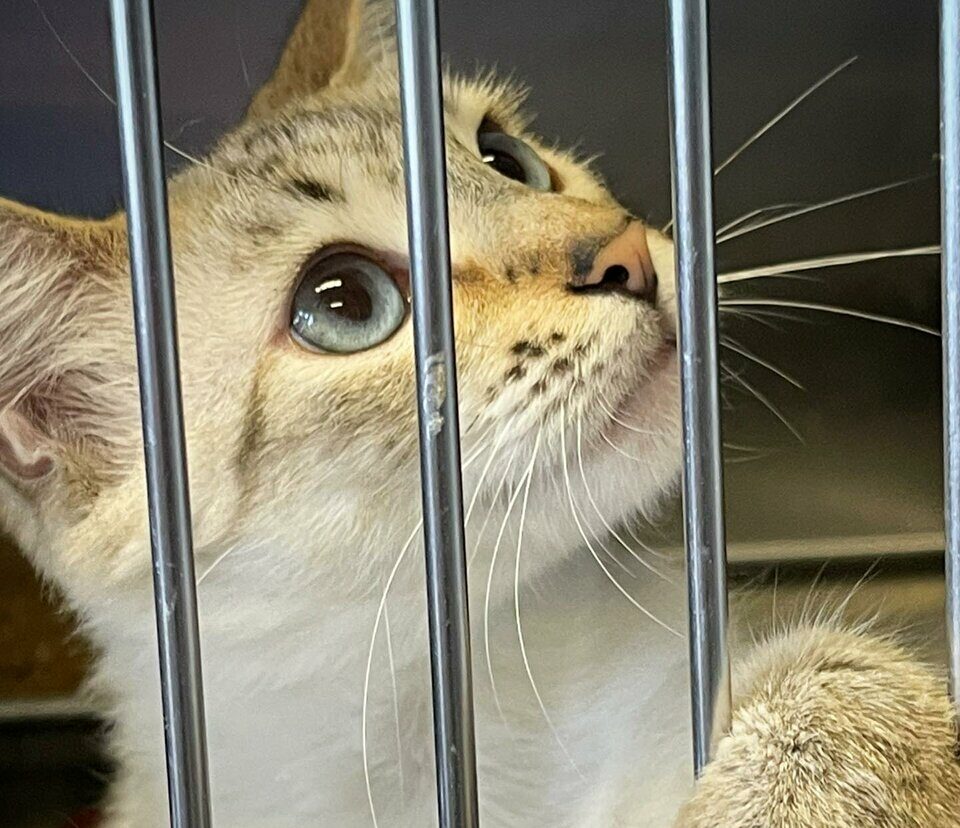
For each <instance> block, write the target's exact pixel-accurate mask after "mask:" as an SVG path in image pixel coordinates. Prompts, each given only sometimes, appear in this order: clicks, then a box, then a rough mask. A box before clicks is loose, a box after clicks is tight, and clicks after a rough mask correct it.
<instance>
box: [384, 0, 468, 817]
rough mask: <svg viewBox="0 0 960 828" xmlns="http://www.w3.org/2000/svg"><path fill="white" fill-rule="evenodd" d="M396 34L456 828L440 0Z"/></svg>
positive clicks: (423, 461) (454, 581) (459, 689)
mask: <svg viewBox="0 0 960 828" xmlns="http://www.w3.org/2000/svg"><path fill="white" fill-rule="evenodd" d="M397 40H398V46H399V55H400V95H401V101H402V105H403V139H404V166H405V172H406V182H407V220H408V232H409V241H410V276H411V282H412V285H413V325H414V340H415V346H416V361H417V398H418V401H419V414H420V478H421V485H422V488H423V532H424V540H425V547H426V564H427V609H428V612H429V626H430V663H431V668H432V672H433V726H434V744H435V746H436V761H437V796H438V799H439V812H440V825H441V828H452V826H458V827H459V826H475V825H477V822H478V816H477V783H476V757H475V754H474V729H473V690H472V678H471V669H470V634H469V630H470V626H469V617H468V612H467V565H466V556H465V554H464V550H465V543H464V532H463V493H462V485H461V479H460V474H461V473H460V431H459V414H458V411H457V377H456V362H455V358H454V337H453V308H452V300H451V286H450V240H449V229H448V226H447V177H446V163H445V157H444V129H443V100H442V94H443V93H442V87H441V80H440V47H439V32H438V25H437V7H436V0H397Z"/></svg>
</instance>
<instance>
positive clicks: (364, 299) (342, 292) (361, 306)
mask: <svg viewBox="0 0 960 828" xmlns="http://www.w3.org/2000/svg"><path fill="white" fill-rule="evenodd" d="M314 290H315V291H316V293H317V304H318V305H319V306H320V307H322V308H326V309H327V310H328V311H329V312H330V313H335V314H336V315H337V316H342V317H343V318H344V319H347V320H349V321H350V322H365V321H366V320H368V319H369V318H370V316H371V315H372V314H373V302H372V301H371V300H370V294H369V293H367V289H366V288H365V287H364V286H363V281H362V280H361V279H360V277H359V276H358V275H357V274H356V273H353V272H351V271H349V270H345V271H342V272H340V273H338V274H337V275H336V276H331V277H330V278H328V279H324V280H323V281H322V282H320V283H319V284H318V285H317V286H316V288H314Z"/></svg>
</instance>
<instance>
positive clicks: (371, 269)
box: [290, 252, 407, 354]
mask: <svg viewBox="0 0 960 828" xmlns="http://www.w3.org/2000/svg"><path fill="white" fill-rule="evenodd" d="M406 314H407V302H406V299H405V297H404V295H403V293H402V292H401V291H400V288H399V287H398V286H397V283H396V282H395V281H394V279H393V277H392V276H391V275H390V274H389V273H388V272H387V271H386V270H384V269H383V268H382V267H381V266H380V265H379V264H377V263H376V262H374V261H373V260H371V259H368V258H367V257H366V256H362V255H360V254H359V253H347V252H341V253H332V254H329V255H322V254H321V255H320V256H319V257H316V258H315V259H313V260H312V261H311V262H309V263H308V264H307V266H306V267H305V268H304V270H303V276H302V277H301V280H300V285H299V286H298V287H297V292H296V294H295V295H294V298H293V311H292V315H291V321H290V330H291V333H292V335H293V338H294V339H295V340H296V341H297V342H299V343H300V344H301V345H303V346H304V347H305V348H307V349H308V350H311V351H318V352H322V353H334V354H352V353H356V352H357V351H364V350H366V349H368V348H372V347H374V346H375V345H379V344H380V343H381V342H383V341H384V340H386V339H388V338H389V337H390V335H391V334H393V333H394V332H395V331H396V330H397V328H399V327H400V325H401V324H402V323H403V320H404V317H405V316H406Z"/></svg>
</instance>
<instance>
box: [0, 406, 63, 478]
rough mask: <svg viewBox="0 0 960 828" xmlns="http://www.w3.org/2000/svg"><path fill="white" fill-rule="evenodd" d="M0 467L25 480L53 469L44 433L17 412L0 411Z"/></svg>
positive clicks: (51, 455)
mask: <svg viewBox="0 0 960 828" xmlns="http://www.w3.org/2000/svg"><path fill="white" fill-rule="evenodd" d="M0 466H2V467H3V468H4V469H5V470H6V471H7V472H8V473H9V474H11V475H13V476H14V477H19V478H21V479H23V480H36V479H38V478H40V477H43V476H44V475H46V474H49V473H50V472H51V471H52V470H53V454H52V453H51V451H50V448H49V445H48V444H47V443H46V440H45V439H44V437H43V435H41V433H40V432H39V431H38V430H37V429H36V428H34V427H33V425H31V424H30V423H29V422H28V421H27V420H26V419H25V418H24V417H22V416H21V415H20V414H18V413H17V412H16V411H10V410H7V411H4V412H3V413H2V414H0Z"/></svg>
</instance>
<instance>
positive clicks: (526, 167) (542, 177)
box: [477, 131, 553, 192]
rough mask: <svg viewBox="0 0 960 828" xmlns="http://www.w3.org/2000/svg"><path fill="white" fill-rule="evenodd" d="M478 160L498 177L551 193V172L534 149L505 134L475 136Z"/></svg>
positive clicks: (484, 133)
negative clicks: (478, 153)
mask: <svg viewBox="0 0 960 828" xmlns="http://www.w3.org/2000/svg"><path fill="white" fill-rule="evenodd" d="M477 145H478V146H479V148H480V158H481V159H482V161H483V163H484V164H488V165H489V166H491V167H493V169H495V170H496V171H497V172H498V173H500V175H502V176H505V177H506V178H512V179H513V180H514V181H519V182H520V183H521V184H526V185H527V186H528V187H532V188H533V189H534V190H542V191H543V192H549V191H550V190H552V189H553V185H552V182H551V180H550V170H549V169H548V168H547V165H546V164H544V163H543V160H542V159H541V158H540V156H539V155H537V154H536V153H535V152H534V151H533V149H532V148H531V147H530V146H529V145H528V144H526V143H524V142H523V141H521V140H520V139H519V138H515V137H514V136H512V135H507V133H505V132H497V131H491V132H485V131H481V132H479V133H478V134H477Z"/></svg>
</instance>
